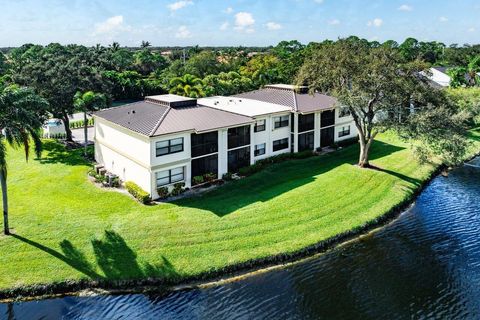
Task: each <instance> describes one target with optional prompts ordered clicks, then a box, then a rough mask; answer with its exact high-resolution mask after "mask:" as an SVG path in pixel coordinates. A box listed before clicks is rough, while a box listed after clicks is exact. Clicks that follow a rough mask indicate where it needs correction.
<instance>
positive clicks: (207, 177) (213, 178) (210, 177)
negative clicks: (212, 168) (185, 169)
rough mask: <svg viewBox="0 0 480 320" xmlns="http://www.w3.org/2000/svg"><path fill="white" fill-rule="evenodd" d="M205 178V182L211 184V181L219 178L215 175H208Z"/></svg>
mask: <svg viewBox="0 0 480 320" xmlns="http://www.w3.org/2000/svg"><path fill="white" fill-rule="evenodd" d="M203 178H204V179H205V181H207V182H211V181H213V180H215V179H216V178H217V176H216V175H215V174H214V173H206V174H205V175H204V176H203Z"/></svg>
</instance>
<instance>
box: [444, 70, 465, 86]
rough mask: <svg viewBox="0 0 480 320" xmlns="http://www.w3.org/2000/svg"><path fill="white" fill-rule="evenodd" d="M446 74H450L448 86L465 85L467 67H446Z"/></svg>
mask: <svg viewBox="0 0 480 320" xmlns="http://www.w3.org/2000/svg"><path fill="white" fill-rule="evenodd" d="M447 74H448V75H449V76H450V86H451V87H452V88H458V87H463V86H467V85H468V82H467V78H466V77H465V75H466V74H467V69H466V68H464V67H455V68H448V69H447Z"/></svg>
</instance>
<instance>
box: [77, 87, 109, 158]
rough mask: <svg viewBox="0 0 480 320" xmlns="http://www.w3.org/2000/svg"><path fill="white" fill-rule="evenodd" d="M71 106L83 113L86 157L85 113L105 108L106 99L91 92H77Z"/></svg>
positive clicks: (86, 132)
mask: <svg viewBox="0 0 480 320" xmlns="http://www.w3.org/2000/svg"><path fill="white" fill-rule="evenodd" d="M73 104H74V105H75V108H76V109H77V110H78V111H82V112H83V122H84V124H83V133H84V135H85V145H84V154H85V157H87V155H88V154H87V145H88V118H87V113H88V112H92V111H95V110H100V109H103V108H105V107H106V106H107V99H106V98H105V95H103V94H101V93H95V92H93V91H87V92H84V93H82V92H80V91H78V92H77V93H76V94H75V97H74V98H73Z"/></svg>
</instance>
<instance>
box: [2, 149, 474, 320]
mask: <svg viewBox="0 0 480 320" xmlns="http://www.w3.org/2000/svg"><path fill="white" fill-rule="evenodd" d="M0 318H2V319H3V318H5V319H160V318H162V319H165V318H166V319H168V318H175V319H253V318H261V319H332V318H335V319H359V318H362V319H364V318H368V319H380V318H386V319H393V318H395V319H411V318H448V319H452V318H461V319H479V318H480V158H477V159H475V160H473V161H471V162H470V163H469V164H467V165H464V166H462V167H460V168H458V169H455V170H454V171H452V172H451V173H450V175H449V176H448V177H442V176H439V177H437V178H435V179H434V180H433V181H432V182H431V184H430V185H429V186H428V187H427V188H426V189H425V190H424V191H423V192H422V194H421V195H420V197H419V198H418V200H417V202H416V205H415V206H413V207H412V208H411V209H409V210H408V211H406V212H404V213H403V214H402V215H401V216H400V217H399V218H398V219H397V220H395V221H394V222H393V223H391V224H389V225H387V226H385V227H384V228H381V229H379V230H378V231H376V232H373V233H371V234H369V235H367V236H364V237H361V238H360V239H358V240H356V241H352V242H349V243H347V244H345V245H342V246H339V247H337V248H335V249H333V250H330V251H328V252H326V253H325V254H322V255H319V256H317V257H315V258H312V259H306V260H304V261H302V262H299V263H296V264H293V265H290V266H288V267H286V268H281V269H276V270H273V271H270V272H266V273H261V274H258V275H255V276H251V277H248V278H245V279H243V280H240V281H237V282H231V283H227V284H222V285H219V286H213V287H207V288H204V289H190V290H184V291H177V292H173V293H170V294H167V295H163V296H155V295H152V296H148V295H142V294H131V295H118V296H95V297H65V298H58V299H50V300H42V301H32V302H21V303H14V304H8V305H6V304H3V305H0Z"/></svg>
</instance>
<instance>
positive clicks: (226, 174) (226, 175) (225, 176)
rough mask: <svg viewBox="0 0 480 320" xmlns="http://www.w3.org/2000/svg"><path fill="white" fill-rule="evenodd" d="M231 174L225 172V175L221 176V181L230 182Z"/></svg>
mask: <svg viewBox="0 0 480 320" xmlns="http://www.w3.org/2000/svg"><path fill="white" fill-rule="evenodd" d="M232 176H233V175H232V173H231V172H227V173H224V174H223V176H222V179H223V180H225V181H230V180H232Z"/></svg>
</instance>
